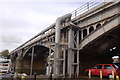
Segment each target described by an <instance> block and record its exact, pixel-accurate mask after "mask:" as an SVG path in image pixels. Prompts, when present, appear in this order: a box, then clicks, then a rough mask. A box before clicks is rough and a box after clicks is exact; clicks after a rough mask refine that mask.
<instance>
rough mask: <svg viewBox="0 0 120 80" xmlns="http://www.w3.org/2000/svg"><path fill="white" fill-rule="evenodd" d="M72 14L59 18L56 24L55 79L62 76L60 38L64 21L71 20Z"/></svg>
mask: <svg viewBox="0 0 120 80" xmlns="http://www.w3.org/2000/svg"><path fill="white" fill-rule="evenodd" d="M71 16H72V15H71V14H66V15H64V16H62V17H59V18H57V20H56V24H55V54H54V77H55V78H58V77H59V75H60V62H59V59H60V38H61V24H62V23H63V22H64V21H66V20H67V21H70V20H71Z"/></svg>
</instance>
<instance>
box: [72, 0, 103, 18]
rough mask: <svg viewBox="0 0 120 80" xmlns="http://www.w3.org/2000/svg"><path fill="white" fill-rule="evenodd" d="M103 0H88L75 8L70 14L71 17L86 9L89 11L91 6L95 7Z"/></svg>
mask: <svg viewBox="0 0 120 80" xmlns="http://www.w3.org/2000/svg"><path fill="white" fill-rule="evenodd" d="M104 1H105V0H91V1H90V2H86V3H85V4H83V5H82V6H81V7H79V8H77V9H76V10H74V11H73V12H71V14H72V19H73V18H74V17H76V16H78V15H80V14H82V13H84V12H86V11H89V10H90V9H91V8H93V7H96V6H97V5H99V4H101V3H103V2H104Z"/></svg>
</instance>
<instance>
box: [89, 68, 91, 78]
mask: <svg viewBox="0 0 120 80" xmlns="http://www.w3.org/2000/svg"><path fill="white" fill-rule="evenodd" d="M88 76H89V79H90V78H91V70H89V72H88Z"/></svg>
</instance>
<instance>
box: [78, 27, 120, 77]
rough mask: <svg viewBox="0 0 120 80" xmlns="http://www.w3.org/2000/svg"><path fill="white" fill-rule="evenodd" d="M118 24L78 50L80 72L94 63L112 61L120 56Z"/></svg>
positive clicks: (119, 29)
mask: <svg viewBox="0 0 120 80" xmlns="http://www.w3.org/2000/svg"><path fill="white" fill-rule="evenodd" d="M119 35H120V25H119V26H117V27H116V28H114V29H112V30H110V31H108V32H107V33H105V34H104V35H102V36H100V37H98V38H96V39H95V40H93V41H92V42H90V43H89V44H87V45H86V46H84V47H83V49H81V50H80V74H81V75H84V71H85V69H89V68H91V67H93V66H94V65H96V64H104V63H110V64H112V63H113V60H112V57H113V56H120V36H119ZM83 66H84V67H83Z"/></svg>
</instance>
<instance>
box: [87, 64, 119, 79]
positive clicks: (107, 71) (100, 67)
mask: <svg viewBox="0 0 120 80" xmlns="http://www.w3.org/2000/svg"><path fill="white" fill-rule="evenodd" d="M89 70H90V71H91V75H96V76H99V75H100V71H102V76H108V77H109V78H111V77H112V71H114V76H116V75H118V76H120V69H119V67H118V66H117V65H115V64H97V65H95V66H94V67H93V68H91V69H86V70H85V73H86V74H88V72H89Z"/></svg>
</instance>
